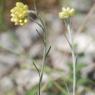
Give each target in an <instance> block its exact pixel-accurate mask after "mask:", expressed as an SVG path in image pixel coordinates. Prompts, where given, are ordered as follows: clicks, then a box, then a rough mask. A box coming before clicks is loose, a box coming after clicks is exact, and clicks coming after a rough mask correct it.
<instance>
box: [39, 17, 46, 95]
mask: <svg viewBox="0 0 95 95" xmlns="http://www.w3.org/2000/svg"><path fill="white" fill-rule="evenodd" d="M39 19H41V18H39ZM40 21H41V20H40ZM41 24H42V25H43V23H42V21H41ZM43 26H44V25H43ZM43 28H44V32H43V33H44V42H43V45H44V53H43V61H42V67H41V72H40V80H39V93H38V94H39V95H41V82H42V78H43V72H44V67H45V62H46V56H47V42H46V40H47V38H46V29H45V27H43Z"/></svg>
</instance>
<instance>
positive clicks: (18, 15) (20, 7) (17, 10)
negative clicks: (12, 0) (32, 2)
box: [11, 2, 28, 25]
mask: <svg viewBox="0 0 95 95" xmlns="http://www.w3.org/2000/svg"><path fill="white" fill-rule="evenodd" d="M27 16H28V6H27V5H25V4H23V3H22V2H17V3H16V6H15V7H14V8H13V9H11V21H12V22H14V23H15V25H24V24H26V23H27V21H28V18H27Z"/></svg>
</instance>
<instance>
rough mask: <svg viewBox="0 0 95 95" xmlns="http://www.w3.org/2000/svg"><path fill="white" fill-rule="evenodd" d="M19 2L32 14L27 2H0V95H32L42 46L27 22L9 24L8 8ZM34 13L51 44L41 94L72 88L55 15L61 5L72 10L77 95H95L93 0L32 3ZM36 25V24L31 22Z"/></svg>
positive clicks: (61, 31) (56, 93)
mask: <svg viewBox="0 0 95 95" xmlns="http://www.w3.org/2000/svg"><path fill="white" fill-rule="evenodd" d="M17 1H21V2H23V3H25V4H27V5H28V6H29V9H32V10H34V1H33V0H0V95H35V93H37V91H38V82H39V76H38V74H37V71H36V69H35V67H34V66H33V61H35V63H36V65H37V66H38V67H39V68H40V66H41V62H42V55H43V43H42V40H41V38H40V37H39V35H38V33H37V32H36V29H38V30H39V32H40V34H41V35H42V36H43V31H42V29H41V28H40V27H39V26H38V25H37V24H35V23H33V22H32V21H30V22H29V23H28V24H27V25H25V26H14V24H13V23H11V22H10V9H11V8H13V7H14V6H15V3H16V2H17ZM36 5H37V10H38V11H39V13H40V14H41V17H42V18H43V20H44V21H45V23H46V26H47V30H48V31H47V43H48V46H49V45H51V47H52V48H51V51H50V53H49V55H48V58H47V62H46V67H45V71H44V76H43V81H42V87H41V91H42V94H41V95H68V93H67V90H66V86H67V87H68V88H69V90H70V91H71V90H72V57H71V52H70V48H69V46H68V43H67V41H66V40H65V38H64V33H66V32H67V30H66V27H65V25H64V22H63V21H62V20H60V19H59V17H58V13H59V12H60V11H61V8H62V7H63V6H69V7H72V8H75V10H76V14H75V16H74V17H72V29H73V39H74V43H75V45H76V51H77V54H78V60H77V66H76V73H77V75H76V76H77V91H76V92H77V95H95V0H37V2H36ZM35 20H36V21H37V22H39V20H38V19H37V18H35Z"/></svg>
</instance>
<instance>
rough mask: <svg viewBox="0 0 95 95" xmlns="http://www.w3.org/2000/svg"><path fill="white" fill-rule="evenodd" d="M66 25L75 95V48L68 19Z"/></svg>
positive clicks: (74, 92) (74, 93)
mask: <svg viewBox="0 0 95 95" xmlns="http://www.w3.org/2000/svg"><path fill="white" fill-rule="evenodd" d="M66 27H67V31H68V37H67V38H66V39H67V41H68V43H69V46H70V49H71V53H72V62H73V95H76V64H77V57H76V54H75V49H74V45H73V37H72V31H71V23H70V20H69V21H67V22H66Z"/></svg>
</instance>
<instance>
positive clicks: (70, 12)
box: [59, 7, 75, 19]
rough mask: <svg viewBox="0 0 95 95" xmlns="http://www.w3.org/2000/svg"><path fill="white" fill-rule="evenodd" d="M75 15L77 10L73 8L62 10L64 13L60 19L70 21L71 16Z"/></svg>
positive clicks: (60, 15)
mask: <svg viewBox="0 0 95 95" xmlns="http://www.w3.org/2000/svg"><path fill="white" fill-rule="evenodd" d="M74 13H75V10H74V9H73V8H69V7H67V8H64V7H63V8H62V11H61V12H59V18H61V19H68V18H70V17H71V16H73V15H74Z"/></svg>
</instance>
